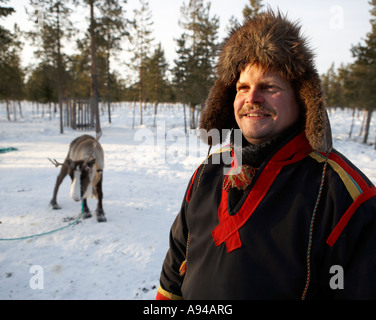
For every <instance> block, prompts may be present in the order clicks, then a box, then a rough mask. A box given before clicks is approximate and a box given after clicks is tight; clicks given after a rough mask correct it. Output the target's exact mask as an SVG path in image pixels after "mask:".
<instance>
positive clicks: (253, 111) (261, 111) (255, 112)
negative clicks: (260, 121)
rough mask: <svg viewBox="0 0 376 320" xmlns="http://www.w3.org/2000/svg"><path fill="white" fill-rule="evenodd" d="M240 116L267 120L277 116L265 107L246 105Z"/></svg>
mask: <svg viewBox="0 0 376 320" xmlns="http://www.w3.org/2000/svg"><path fill="white" fill-rule="evenodd" d="M240 115H241V116H243V117H247V118H266V117H273V116H275V113H274V112H273V111H271V110H269V109H267V108H265V107H264V106H251V105H245V106H243V108H242V110H240Z"/></svg>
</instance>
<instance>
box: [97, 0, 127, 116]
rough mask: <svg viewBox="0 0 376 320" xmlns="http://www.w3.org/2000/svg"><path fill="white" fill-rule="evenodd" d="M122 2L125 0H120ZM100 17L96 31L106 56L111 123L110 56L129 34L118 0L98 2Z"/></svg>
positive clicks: (124, 2) (108, 106) (108, 105)
mask: <svg viewBox="0 0 376 320" xmlns="http://www.w3.org/2000/svg"><path fill="white" fill-rule="evenodd" d="M122 3H123V4H126V3H127V0H122ZM99 10H100V12H101V15H102V16H101V18H100V21H99V23H98V27H99V28H98V29H99V30H98V33H99V35H100V37H102V40H103V45H102V46H103V48H104V51H105V57H106V87H107V109H108V121H109V122H110V123H111V74H110V58H111V57H112V55H114V54H115V52H118V51H120V49H121V48H120V41H121V39H122V38H123V37H124V36H127V35H129V33H128V32H127V31H126V26H127V23H128V22H129V21H128V20H127V19H126V18H125V12H124V10H123V7H122V6H121V4H120V2H119V0H104V2H103V3H101V4H100V6H99Z"/></svg>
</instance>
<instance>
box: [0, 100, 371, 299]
mask: <svg viewBox="0 0 376 320" xmlns="http://www.w3.org/2000/svg"><path fill="white" fill-rule="evenodd" d="M38 113H39V114H37V113H36V107H35V106H32V105H31V104H27V103H24V104H23V114H24V119H23V120H20V118H19V115H18V121H17V122H15V121H11V122H9V121H8V120H7V119H6V111H5V106H4V105H0V148H7V147H14V148H17V151H12V152H8V153H1V154H0V197H1V202H0V239H14V238H19V237H27V236H31V235H35V234H40V233H45V232H49V231H51V230H55V229H59V228H61V227H65V226H67V225H68V224H69V223H71V222H72V221H74V219H76V218H77V217H79V215H80V204H79V203H76V202H74V201H73V200H71V199H70V197H69V188H70V179H69V177H67V178H66V180H65V181H64V182H63V184H62V185H61V187H60V190H59V194H58V203H59V204H60V206H61V207H62V209H61V210H52V209H51V208H50V207H49V201H50V199H51V197H52V191H53V187H54V184H55V180H56V177H57V174H58V172H59V169H57V168H55V167H54V166H53V165H52V164H51V163H50V162H49V160H48V159H47V158H56V159H57V160H58V161H60V162H62V161H63V160H64V158H65V156H66V154H67V151H68V145H69V143H70V142H71V141H72V140H73V139H74V138H75V137H77V136H79V135H81V134H82V133H83V132H82V131H81V132H80V131H74V130H72V129H69V128H65V132H64V134H60V130H59V119H58V118H57V117H56V118H55V117H52V119H51V120H50V119H49V116H48V114H45V115H44V117H41V111H40V110H39V112H38ZM351 116H352V112H351V111H350V110H344V111H343V110H339V109H338V110H336V111H332V112H331V113H330V118H331V123H332V130H333V133H334V145H335V147H336V148H337V149H339V150H340V151H341V152H342V153H343V154H344V155H346V156H347V157H348V158H349V159H350V160H351V161H352V162H354V163H355V164H356V165H357V166H358V167H359V168H361V169H362V170H363V171H364V172H365V173H366V174H367V175H368V176H369V178H370V179H371V180H372V181H373V182H374V183H376V167H375V163H376V162H375V161H376V151H375V150H374V146H373V145H364V144H361V143H360V141H361V138H360V137H359V136H358V132H359V128H360V123H361V120H362V113H359V115H358V116H357V117H356V118H355V126H354V131H353V132H354V133H353V137H352V138H351V139H349V138H348V132H349V129H350V124H351ZM153 120H154V119H153V109H152V108H150V109H147V110H146V111H145V112H144V125H143V126H139V125H138V123H139V117H138V110H136V118H135V123H136V125H135V127H134V129H132V121H133V105H131V104H127V103H123V104H119V105H116V106H114V109H113V111H112V123H108V120H107V115H106V114H103V115H102V118H101V125H102V131H103V135H102V137H101V139H100V143H101V144H102V146H103V149H104V151H105V169H104V184H103V192H104V210H105V212H106V217H107V222H106V223H98V222H97V221H96V219H95V218H94V217H93V218H91V219H86V220H80V221H79V223H77V224H74V225H72V226H69V227H67V228H65V229H62V230H59V231H56V232H54V233H51V234H47V235H43V236H38V237H30V238H26V239H22V240H0V299H1V300H5V299H154V297H155V295H156V290H157V287H158V280H159V273H160V270H161V265H162V262H163V259H164V256H165V253H166V251H167V248H168V234H169V229H170V226H171V224H172V222H173V220H174V218H175V216H176V214H177V213H178V211H179V208H180V204H181V200H182V198H183V195H184V192H185V189H186V186H187V183H188V181H189V178H190V177H191V175H192V174H193V172H194V170H195V169H196V167H197V166H198V165H199V164H200V163H201V161H203V160H204V158H205V156H206V153H207V150H208V149H207V146H205V145H204V144H203V143H200V141H199V140H198V138H197V132H195V131H191V132H189V134H188V135H185V133H184V116H183V108H182V107H181V106H161V107H160V110H159V113H158V116H157V121H156V123H157V126H156V127H155V128H154V127H153ZM375 123H376V121H373V123H372V127H371V128H372V131H371V136H370V138H369V141H370V142H374V141H375V131H374V130H375ZM85 133H90V134H93V135H94V132H93V131H89V132H85ZM89 206H90V208H91V209H92V211H94V210H95V206H96V202H95V200H94V199H90V200H89Z"/></svg>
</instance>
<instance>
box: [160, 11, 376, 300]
mask: <svg viewBox="0 0 376 320" xmlns="http://www.w3.org/2000/svg"><path fill="white" fill-rule="evenodd" d="M217 73H218V78H217V80H216V82H215V83H214V85H213V87H212V89H211V91H210V93H209V97H208V99H207V101H206V107H205V109H204V110H203V111H202V114H201V120H200V126H201V129H202V131H204V132H213V130H214V131H215V130H216V131H217V132H218V135H217V137H218V136H219V138H220V139H219V140H218V139H214V138H212V139H208V140H207V142H208V144H209V145H214V144H217V143H219V142H222V140H225V138H226V137H225V136H224V135H222V134H223V132H225V131H226V130H224V129H232V131H231V136H230V144H229V146H227V147H225V148H222V149H221V150H220V151H219V153H220V155H221V162H220V163H217V161H214V160H213V159H214V158H216V159H217V157H214V156H209V157H208V159H207V161H204V162H203V164H202V165H200V166H199V167H198V168H197V170H196V172H195V173H194V174H193V176H192V178H191V181H190V182H189V184H188V188H187V191H186V194H185V197H184V199H183V203H182V206H181V210H180V212H179V214H178V215H177V217H176V219H175V221H174V223H173V225H172V227H171V232H170V248H169V250H168V252H167V255H166V258H165V260H164V263H163V267H162V272H161V277H160V286H159V289H158V295H157V298H158V299H258V300H260V299H375V298H376V272H375V270H376V188H375V187H374V185H373V184H372V183H371V182H370V181H369V179H368V178H367V177H366V176H365V175H364V174H363V173H362V172H361V171H360V170H359V169H358V168H356V167H355V166H354V165H353V164H352V163H351V162H350V161H349V160H348V159H346V158H345V157H344V156H343V155H341V154H340V153H339V152H338V151H337V150H335V149H333V147H332V139H331V130H330V125H329V120H328V117H327V113H326V109H325V99H324V94H323V92H322V89H321V83H320V77H319V75H318V73H317V70H316V68H315V66H314V62H313V53H312V52H311V50H310V49H309V48H308V46H307V43H306V41H305V39H304V38H303V37H302V36H301V34H300V27H299V26H298V25H297V24H296V23H292V22H290V21H288V20H287V18H286V17H285V16H283V15H282V14H280V13H277V14H275V13H273V12H271V11H268V12H266V13H262V14H260V15H257V16H255V17H253V18H251V19H249V20H247V21H246V22H245V23H244V25H242V26H239V27H238V28H237V29H235V30H234V31H233V32H232V33H231V35H230V37H229V38H228V39H226V40H225V42H224V44H223V46H222V49H221V52H220V56H219V61H218V66H217ZM239 129H240V132H241V135H240V137H241V138H240V139H237V137H238V136H239V135H238V134H236V133H237V132H238V131H239ZM204 137H205V135H204ZM206 137H207V136H206ZM238 140H239V141H238Z"/></svg>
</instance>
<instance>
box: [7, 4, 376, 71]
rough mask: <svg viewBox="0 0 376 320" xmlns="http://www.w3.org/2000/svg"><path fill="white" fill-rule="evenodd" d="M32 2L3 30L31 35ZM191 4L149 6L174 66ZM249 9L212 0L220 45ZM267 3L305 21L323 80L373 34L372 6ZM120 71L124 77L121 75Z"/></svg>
mask: <svg viewBox="0 0 376 320" xmlns="http://www.w3.org/2000/svg"><path fill="white" fill-rule="evenodd" d="M204 1H205V0H204ZM28 2H29V1H28V0H11V1H10V2H9V3H8V6H11V7H13V8H15V10H16V13H14V14H13V15H11V16H8V17H7V18H5V19H1V20H0V24H1V25H3V26H5V27H6V28H8V29H12V28H13V25H14V23H17V24H18V25H19V26H20V28H21V30H25V31H27V30H28V29H30V28H31V22H30V21H28V17H27V15H26V13H25V9H24V7H25V6H27V5H28ZM187 2H188V0H149V5H150V8H151V11H152V17H153V22H154V25H153V36H154V38H155V43H158V42H161V44H162V48H163V49H164V51H165V55H166V59H167V61H168V62H169V64H170V66H172V65H173V60H174V59H175V58H176V53H175V51H176V41H175V39H177V38H179V37H180V35H181V34H182V29H181V28H180V27H179V25H178V21H179V19H180V17H181V14H180V7H181V6H182V4H183V3H187ZM205 2H207V1H205ZM248 3H249V1H248V0H211V10H210V12H211V16H213V15H216V16H218V17H219V18H220V32H219V39H220V40H223V38H225V37H226V35H227V32H226V27H227V26H228V22H229V19H230V17H231V16H235V17H236V18H237V19H238V20H239V21H242V10H243V8H244V6H245V5H246V4H248ZM263 3H264V4H265V5H267V6H270V7H271V8H272V9H277V8H278V9H279V10H280V11H281V12H282V13H285V14H287V17H288V18H289V19H291V20H293V21H300V24H301V26H302V31H303V33H304V35H305V36H306V37H307V38H308V39H309V41H310V45H311V47H312V48H313V50H314V52H315V54H316V66H317V69H318V71H319V73H320V74H322V73H325V72H327V70H328V69H329V68H330V66H331V65H332V63H334V66H335V68H338V67H339V66H340V64H341V63H345V64H346V63H350V62H352V61H353V58H352V55H351V51H350V49H351V47H352V46H354V45H357V44H358V43H360V42H362V41H363V40H364V38H365V37H366V34H367V33H368V32H370V31H371V25H370V19H371V14H370V12H369V11H370V9H371V6H370V5H369V4H368V0H315V1H311V0H309V1H308V0H300V1H297V0H264V1H263ZM138 7H139V0H128V2H127V4H126V6H125V10H126V15H127V17H128V18H133V9H135V8H138ZM86 11H88V10H85V11H84V9H83V8H81V9H77V10H76V11H75V18H73V21H75V24H76V25H81V28H85V27H84V24H83V23H85V18H84V17H86V16H87V13H86ZM32 52H33V50H32V48H31V47H30V45H29V44H25V46H24V50H23V56H22V57H23V65H25V66H26V65H28V64H30V63H32V62H33V53H32ZM124 59H125V58H124ZM120 60H121V57H120ZM119 68H120V69H121V66H120V67H119ZM118 71H119V72H120V74H121V73H122V72H121V70H118Z"/></svg>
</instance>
